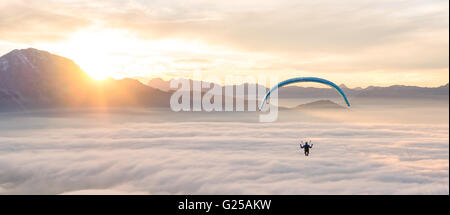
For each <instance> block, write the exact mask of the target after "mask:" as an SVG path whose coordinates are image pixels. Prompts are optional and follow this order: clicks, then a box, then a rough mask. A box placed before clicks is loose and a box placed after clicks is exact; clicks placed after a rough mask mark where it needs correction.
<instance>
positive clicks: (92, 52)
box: [65, 30, 134, 80]
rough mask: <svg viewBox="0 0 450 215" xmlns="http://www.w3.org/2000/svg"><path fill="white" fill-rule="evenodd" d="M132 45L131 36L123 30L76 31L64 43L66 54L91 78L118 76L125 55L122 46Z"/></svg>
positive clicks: (120, 72) (99, 78)
mask: <svg viewBox="0 0 450 215" xmlns="http://www.w3.org/2000/svg"><path fill="white" fill-rule="evenodd" d="M126 45H129V46H131V47H132V46H134V42H133V38H132V37H131V36H130V35H127V32H125V31H118V30H86V31H81V32H78V33H76V34H74V35H72V37H71V38H70V39H69V41H68V42H67V44H66V46H65V47H66V48H67V50H66V53H67V56H68V57H69V58H71V59H74V61H75V62H76V63H77V64H78V65H79V66H80V67H81V68H82V69H83V70H84V71H85V72H86V73H88V74H89V75H90V76H91V77H92V78H94V79H96V80H104V79H106V78H109V77H112V78H120V77H121V76H123V74H122V73H123V71H122V69H123V64H125V63H127V62H125V60H126V57H124V56H123V54H121V51H123V46H126Z"/></svg>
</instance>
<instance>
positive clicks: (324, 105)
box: [291, 100, 345, 110]
mask: <svg viewBox="0 0 450 215" xmlns="http://www.w3.org/2000/svg"><path fill="white" fill-rule="evenodd" d="M291 109H296V110H316V109H345V107H343V106H341V105H339V104H336V103H334V102H332V101H330V100H319V101H314V102H310V103H306V104H301V105H299V106H297V107H294V108H291Z"/></svg>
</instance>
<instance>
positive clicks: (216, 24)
mask: <svg viewBox="0 0 450 215" xmlns="http://www.w3.org/2000/svg"><path fill="white" fill-rule="evenodd" d="M448 37H449V2H448V1H446V0H442V1H430V0H427V1H403V0H401V1H383V0H377V1H366V0H355V1H345V2H343V1H318V0H314V1H296V0H292V1H291V0H276V1H275V0H274V1H271V0H267V1H242V0H240V1H234V0H228V1H210V0H180V1H169V0H161V1H150V0H148V1H144V0H127V1H125V0H123V1H120V0H97V1H95V0H58V1H56V0H35V1H27V0H1V1H0V55H3V54H5V53H7V52H9V51H11V50H12V49H17V48H27V47H34V48H38V49H43V50H47V51H50V52H53V53H55V54H59V55H62V56H66V57H68V58H71V59H73V60H74V61H75V62H76V63H77V64H79V65H80V66H81V67H82V68H83V69H84V70H85V71H87V72H88V73H89V74H91V75H92V76H93V77H95V78H98V79H102V78H105V77H106V76H113V77H115V78H122V77H140V78H141V79H148V78H153V77H163V78H165V79H167V78H170V77H178V76H184V77H190V76H191V75H192V72H193V71H202V72H205V73H207V74H204V75H206V76H208V75H215V76H219V77H220V78H221V77H223V76H224V75H225V74H237V75H273V74H277V75H278V76H279V78H280V79H282V78H290V77H296V76H319V77H323V78H328V79H331V80H333V81H335V82H337V83H339V84H340V83H344V84H346V85H347V86H351V87H356V86H361V87H364V86H368V85H381V86H386V85H392V84H408V85H421V86H439V85H442V84H445V83H447V82H448V80H449V76H448V71H449V69H448V68H449V66H448V65H449V39H448Z"/></svg>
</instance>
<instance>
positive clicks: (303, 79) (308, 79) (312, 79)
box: [259, 77, 350, 111]
mask: <svg viewBox="0 0 450 215" xmlns="http://www.w3.org/2000/svg"><path fill="white" fill-rule="evenodd" d="M298 82H316V83H321V84H325V85H328V86H330V87H333V88H334V89H336V90H337V91H338V93H339V94H341V96H342V97H343V98H344V100H345V103H346V104H347V106H348V107H350V103H349V102H348V99H347V96H345V94H344V91H342V89H341V88H339V86H337V85H336V84H335V83H333V82H331V81H328V80H325V79H322V78H316V77H299V78H291V79H288V80H285V81H282V82H280V83H278V84H277V85H275V86H274V87H273V88H272V89H270V90H269V92H267V94H266V96H265V97H264V100H263V102H262V103H261V107H260V108H259V111H262V109H263V107H264V105H265V104H266V100H267V98H268V97H269V96H270V94H271V93H272V92H273V91H274V90H277V89H278V88H280V87H282V86H285V85H288V84H292V83H298Z"/></svg>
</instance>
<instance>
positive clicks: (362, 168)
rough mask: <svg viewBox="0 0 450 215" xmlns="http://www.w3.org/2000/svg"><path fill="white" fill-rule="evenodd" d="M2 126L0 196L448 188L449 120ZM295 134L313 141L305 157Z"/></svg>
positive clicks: (55, 121)
mask: <svg viewBox="0 0 450 215" xmlns="http://www.w3.org/2000/svg"><path fill="white" fill-rule="evenodd" d="M26 124H27V125H28V126H26V127H25V126H24V125H26ZM0 125H1V127H2V130H1V131H0V193H1V194H61V193H63V194H79V193H94V194H98V193H105V194H126V193H130V194H447V195H448V193H449V186H448V183H449V172H448V169H449V166H448V161H449V160H448V159H449V154H448V147H449V145H448V140H449V139H448V138H449V136H448V125H418V124H409V125H398V124H377V125H362V124H342V123H327V124H325V123H300V122H279V123H270V124H261V123H245V122H167V123H161V122H146V121H137V120H136V121H132V122H126V121H123V120H117V119H111V118H94V119H88V118H86V119H80V118H79V117H74V118H69V117H61V118H59V117H50V118H47V117H44V118H14V119H8V118H6V119H4V120H2V121H0ZM15 126H18V127H19V128H17V127H15ZM299 138H308V139H312V140H313V143H314V148H313V149H312V152H311V156H310V157H305V156H304V155H303V154H302V153H301V152H300V151H299V150H298V145H297V143H298V141H299Z"/></svg>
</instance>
